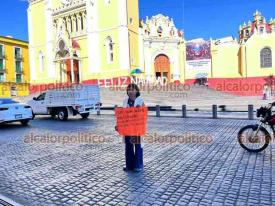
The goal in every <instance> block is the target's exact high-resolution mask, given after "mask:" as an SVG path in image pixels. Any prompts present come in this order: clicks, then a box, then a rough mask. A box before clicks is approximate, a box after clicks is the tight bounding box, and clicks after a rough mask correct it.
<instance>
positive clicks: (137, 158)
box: [125, 137, 143, 170]
mask: <svg viewBox="0 0 275 206" xmlns="http://www.w3.org/2000/svg"><path fill="white" fill-rule="evenodd" d="M125 158H126V167H127V168H128V169H130V170H131V169H143V149H142V147H141V144H140V137H125Z"/></svg>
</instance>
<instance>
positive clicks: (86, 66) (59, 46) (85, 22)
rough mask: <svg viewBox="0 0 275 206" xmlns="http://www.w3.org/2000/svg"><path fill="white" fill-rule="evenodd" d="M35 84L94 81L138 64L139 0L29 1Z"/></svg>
mask: <svg viewBox="0 0 275 206" xmlns="http://www.w3.org/2000/svg"><path fill="white" fill-rule="evenodd" d="M28 26H29V55H30V71H31V83H32V84H33V85H36V84H45V83H46V84H47V83H65V82H69V83H93V81H94V80H96V79H105V78H114V77H121V76H129V75H130V71H131V69H134V68H137V67H139V49H138V46H139V42H138V41H139V34H138V32H139V8H138V0H30V3H29V8H28Z"/></svg>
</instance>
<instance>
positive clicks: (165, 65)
mask: <svg viewBox="0 0 275 206" xmlns="http://www.w3.org/2000/svg"><path fill="white" fill-rule="evenodd" d="M139 56H140V65H141V68H142V70H143V71H144V72H145V77H146V79H147V80H148V81H154V80H155V79H157V78H159V77H162V78H166V79H167V81H168V82H174V81H181V82H183V81H184V78H185V75H184V59H185V45H184V39H183V32H182V31H180V30H178V29H177V28H176V26H175V24H174V21H173V19H170V18H169V17H167V16H164V15H162V14H159V15H156V16H153V17H152V18H150V19H149V18H148V17H147V18H146V20H145V21H141V25H140V55H139Z"/></svg>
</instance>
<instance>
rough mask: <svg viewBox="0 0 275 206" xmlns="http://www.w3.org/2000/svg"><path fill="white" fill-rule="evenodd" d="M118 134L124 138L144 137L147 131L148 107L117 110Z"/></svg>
mask: <svg viewBox="0 0 275 206" xmlns="http://www.w3.org/2000/svg"><path fill="white" fill-rule="evenodd" d="M115 113H116V119H117V129H118V133H119V134H120V135H122V136H144V135H145V133H146V129H147V117H148V108H147V107H131V108H116V110H115Z"/></svg>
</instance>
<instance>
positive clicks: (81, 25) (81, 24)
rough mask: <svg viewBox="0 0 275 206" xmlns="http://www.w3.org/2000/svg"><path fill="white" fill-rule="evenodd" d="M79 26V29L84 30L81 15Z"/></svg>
mask: <svg viewBox="0 0 275 206" xmlns="http://www.w3.org/2000/svg"><path fill="white" fill-rule="evenodd" d="M80 27H81V30H84V21H83V15H80Z"/></svg>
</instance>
